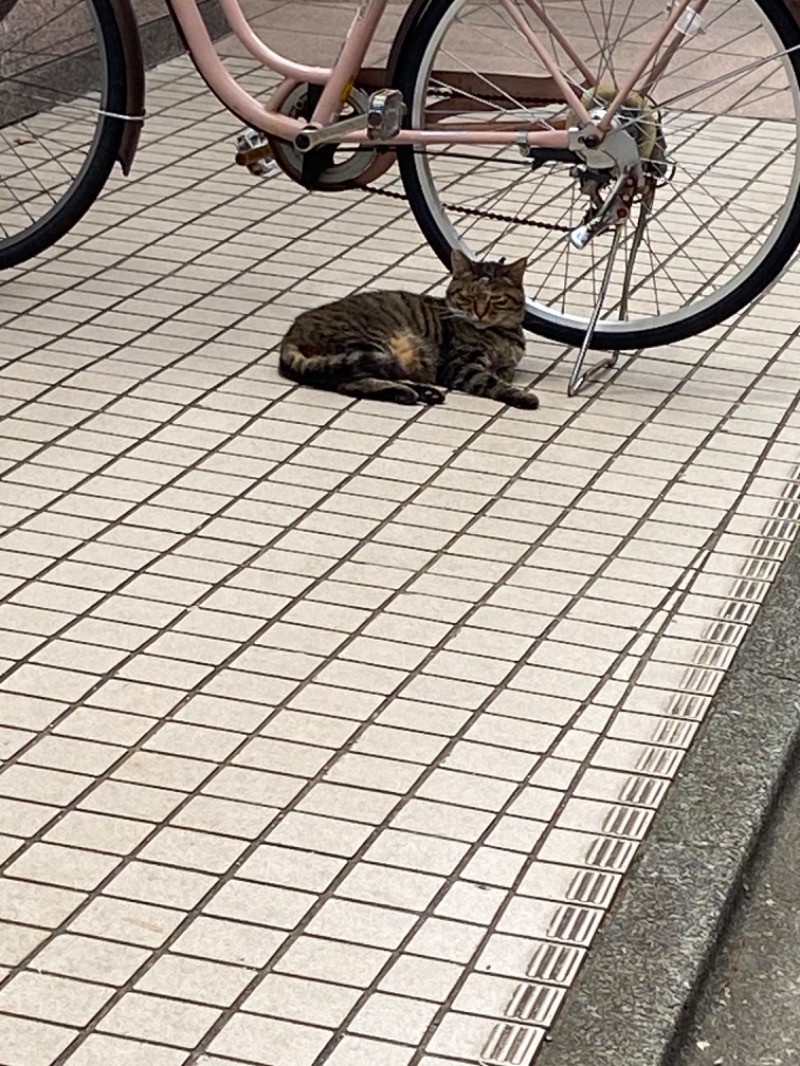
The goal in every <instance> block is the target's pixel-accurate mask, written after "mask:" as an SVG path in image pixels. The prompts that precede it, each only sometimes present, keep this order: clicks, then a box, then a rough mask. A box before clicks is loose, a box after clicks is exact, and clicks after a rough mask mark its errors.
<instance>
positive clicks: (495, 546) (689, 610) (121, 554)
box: [0, 60, 800, 1066]
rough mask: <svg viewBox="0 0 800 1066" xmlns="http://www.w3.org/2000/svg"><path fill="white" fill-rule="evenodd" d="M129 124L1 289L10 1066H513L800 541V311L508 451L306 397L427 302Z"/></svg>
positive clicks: (396, 227)
mask: <svg viewBox="0 0 800 1066" xmlns="http://www.w3.org/2000/svg"><path fill="white" fill-rule="evenodd" d="M235 62H236V63H238V64H239V67H240V69H244V68H249V65H250V64H249V63H247V62H246V61H242V60H236V61H235ZM149 109H150V111H151V118H150V120H149V122H148V125H147V129H146V134H145V143H144V148H143V150H142V152H141V154H140V156H139V157H138V159H137V163H136V169H135V172H134V175H133V177H132V178H131V179H130V180H127V181H126V180H123V179H122V178H120V177H115V179H114V180H113V182H112V184H111V186H110V187H109V190H108V192H107V195H105V197H104V198H103V200H102V201H101V202H100V203H99V204H98V205H96V207H95V208H94V209H93V211H92V212H91V213H90V215H89V216H88V218H87V219H86V220H85V221H84V222H83V223H82V224H81V225H79V226H78V227H77V229H76V230H75V231H74V232H73V234H72V235H70V237H68V238H67V239H66V240H65V241H64V242H63V243H62V244H61V245H60V246H59V247H58V248H56V249H53V250H52V251H51V252H50V253H48V254H47V255H45V256H43V257H41V258H40V259H39V260H37V261H36V262H34V263H32V264H29V266H28V267H27V268H25V269H19V270H15V271H12V272H10V273H9V274H8V275H6V276H5V278H4V281H3V285H2V288H0V323H2V333H1V334H0V355H1V356H2V362H3V366H2V371H1V372H0V404H2V408H1V410H2V413H3V415H4V416H5V417H4V418H3V421H2V423H0V436H1V439H0V457H1V458H0V463H1V464H2V467H1V468H2V471H3V473H2V485H0V523H2V527H3V529H4V532H3V534H2V538H0V575H2V576H0V594H1V595H2V602H1V603H0V627H2V636H0V657H2V662H0V669H1V670H2V673H1V674H0V718H1V719H2V732H1V734H0V743H1V744H2V754H3V756H4V757H5V759H6V762H5V765H4V767H3V770H2V772H1V773H0V796H2V804H0V823H1V824H0V828H1V830H2V833H3V834H4V835H3V836H2V837H1V838H0V841H1V842H2V843H1V846H2V855H3V859H4V874H5V876H4V879H3V880H2V882H0V919H2V948H1V949H0V950H1V951H2V957H0V964H1V965H2V966H4V967H5V971H4V978H3V982H2V984H0V1064H2V1066H53V1064H55V1066H60V1064H66V1063H69V1066H110V1064H114V1066H117V1064H119V1066H140V1064H141V1066H144V1064H147V1066H183V1064H189V1063H203V1064H205V1066H226V1064H227V1066H237V1064H239V1066H244V1064H259V1063H260V1064H268V1066H317V1064H322V1063H329V1064H330V1066H409V1064H413V1066H416V1064H423V1066H466V1064H473V1063H476V1062H479V1061H480V1062H487V1063H513V1064H517V1066H519V1064H525V1066H527V1064H528V1063H529V1062H530V1061H531V1058H532V1056H533V1055H534V1052H535V1050H536V1048H537V1047H538V1046H539V1045H540V1043H541V1041H542V1039H543V1037H544V1034H545V1032H546V1030H547V1028H548V1026H549V1025H550V1023H551V1021H552V1019H553V1017H554V1015H555V1014H556V1012H557V1011H558V1008H559V1005H560V1003H561V1000H562V998H563V995H564V992H565V989H566V988H567V987H568V985H569V984H570V982H571V981H572V979H573V978H574V975H575V973H576V971H577V969H578V968H579V966H580V964H581V961H582V959H583V957H584V955H585V953H586V951H587V949H588V947H589V945H590V943H591V941H592V938H593V936H594V934H595V932H596V930H597V928H598V925H599V923H600V922H601V920H602V918H603V914H604V911H605V909H606V908H607V907H608V906H609V904H610V903H611V901H612V899H613V897H614V895H615V893H616V891H617V889H618V887H619V884H620V880H621V878H622V877H623V875H624V873H625V871H626V869H627V868H628V867H629V865H630V863H631V861H632V859H633V857H634V854H635V852H636V849H637V847H638V846H639V843H640V841H642V840H643V838H644V837H645V836H646V833H647V829H648V826H649V824H650V822H651V819H652V817H653V813H654V810H655V809H656V808H657V806H658V804H659V802H660V800H661V799H662V797H663V795H664V792H665V790H666V788H667V786H668V783H669V781H670V779H671V778H672V777H673V776H674V774H675V773H676V771H677V769H678V767H679V766H680V763H681V760H682V758H683V756H684V754H685V752H686V750H687V749H688V748H689V746H690V744H691V741H692V738H693V736H694V734H695V732H696V730H697V729H698V726H699V723H700V722H701V721H702V719H703V716H704V715H705V713H706V711H707V709H708V707H709V703H710V700H711V696H712V694H713V692H714V690H715V688H716V687H717V685H718V683H719V681H720V679H721V678H722V676H723V675H724V671H725V669H726V667H727V666H728V664H729V663H730V660H731V658H732V656H733V654H734V652H735V649H736V647H737V646H738V644H739V643H740V642H741V640H742V638H743V636H744V633H745V631H746V628H747V626H748V625H749V624H750V623H751V622H752V620H753V618H754V616H755V614H756V611H757V609H758V604H759V602H760V601H761V600H762V598H763V596H764V594H765V592H766V590H767V589H768V587H769V584H770V581H771V579H772V578H773V577H774V575H775V572H776V570H777V568H778V566H779V564H780V561H781V559H783V558H784V556H785V554H786V552H787V551H788V548H789V545H790V542H791V540H792V538H793V536H794V534H795V530H796V522H797V518H798V515H800V503H799V502H798V497H800V494H799V493H798V482H797V476H796V475H797V471H798V462H800V416H798V414H797V412H796V410H795V405H796V380H797V373H798V364H799V363H800V347H799V346H798V344H797V342H796V341H795V340H794V339H791V340H788V342H787V334H786V325H785V306H786V305H787V304H788V303H789V302H790V294H791V293H792V291H793V289H794V288H795V287H796V283H795V281H794V280H793V278H792V277H791V276H790V277H787V278H786V279H785V280H784V281H782V282H781V283H780V284H779V285H778V286H777V287H776V288H775V290H774V291H773V293H772V294H771V295H770V296H769V297H768V298H766V299H764V300H762V301H761V303H760V305H759V306H758V307H757V308H755V309H754V310H753V311H752V312H751V314H750V315H749V317H748V318H747V319H746V320H745V321H744V322H743V323H742V324H734V325H733V326H730V327H725V328H719V329H717V330H715V331H712V333H711V334H708V335H706V336H704V337H702V338H698V339H696V340H694V341H689V342H686V343H684V344H681V345H678V346H676V347H674V348H672V349H669V350H663V351H654V352H651V353H649V354H647V355H646V356H643V357H641V358H639V359H637V360H636V361H634V362H633V363H631V364H630V365H628V366H627V367H625V368H624V369H623V372H622V373H621V375H619V376H618V377H617V378H616V379H615V380H614V381H613V382H611V383H610V384H608V385H606V386H603V387H602V388H598V389H597V390H595V394H594V395H589V396H587V397H582V398H579V399H574V400H569V399H567V398H566V397H565V395H564V385H565V380H566V365H565V364H564V363H563V356H564V353H563V352H562V351H560V350H559V349H557V348H556V347H554V346H552V345H549V344H546V343H544V342H541V341H539V340H537V339H535V338H531V341H530V344H529V357H528V359H527V361H526V365H525V366H524V368H523V374H522V376H523V378H524V380H526V381H533V380H535V381H536V382H537V386H536V387H537V390H538V391H539V392H540V394H541V398H542V407H541V410H540V411H538V412H535V413H527V412H525V413H523V412H515V411H511V410H506V409H503V408H500V407H498V406H496V405H494V404H492V403H490V402H488V401H482V400H476V399H471V398H468V397H465V396H459V395H451V396H450V397H449V398H448V401H447V404H446V405H444V406H443V407H441V408H432V409H422V408H417V409H410V410H409V409H403V408H394V407H388V406H381V405H378V404H374V405H372V404H369V403H366V402H352V401H349V400H345V399H344V398H341V397H338V396H335V395H331V394H325V393H317V392H311V391H308V390H303V389H297V388H293V387H290V386H289V385H288V384H287V383H286V382H283V381H282V380H281V379H280V378H279V377H278V375H277V372H276V358H275V345H276V342H277V341H278V339H279V337H280V336H281V334H282V332H283V330H284V329H285V327H286V325H287V323H288V322H289V321H290V320H291V319H292V317H293V316H294V315H295V314H296V313H297V312H298V310H300V309H302V308H304V307H308V306H311V305H314V304H316V303H318V302H319V301H321V300H323V299H325V298H329V297H333V296H337V295H341V294H344V293H347V292H350V291H352V290H353V289H356V288H359V287H362V286H372V285H378V286H394V287H400V286H410V287H412V288H415V289H428V288H430V287H431V286H435V285H437V284H438V283H439V282H440V280H441V270H440V268H439V265H438V263H437V262H436V261H435V260H434V258H433V256H432V254H431V253H430V252H429V251H428V250H427V249H426V248H425V247H424V245H423V243H422V240H421V238H420V236H419V234H418V232H417V230H416V227H415V225H414V223H413V221H412V220H411V219H410V217H409V216H408V215H407V214H406V213H405V212H404V211H403V206H402V205H401V204H395V203H393V202H388V201H384V200H377V201H376V200H375V199H369V198H367V197H365V196H363V195H359V194H355V193H345V194H341V195H337V196H335V197H325V196H309V195H306V194H305V193H303V192H302V191H301V190H300V189H298V188H296V187H295V186H292V185H290V184H289V183H288V182H287V181H286V180H284V179H280V180H278V181H275V182H270V183H268V184H266V185H260V184H258V183H257V182H256V181H255V180H254V179H253V178H251V177H250V176H249V175H247V174H246V173H243V172H239V171H238V170H236V169H235V168H234V167H233V166H232V164H231V154H232V138H233V135H234V133H235V132H236V126H235V122H234V121H233V120H232V119H231V118H230V117H229V116H228V115H226V114H224V113H223V112H222V111H221V109H220V107H219V106H218V104H217V103H216V101H214V100H213V99H212V98H211V97H210V96H209V95H208V94H207V93H205V92H204V91H203V88H202V86H201V83H200V81H199V79H198V78H197V76H196V75H195V74H194V73H193V72H192V70H191V68H190V67H189V65H188V63H187V62H186V61H185V60H177V61H174V62H172V63H170V64H168V65H166V66H165V67H163V68H161V69H160V70H158V71H156V72H154V73H153V74H152V75H151V79H150V95H149Z"/></svg>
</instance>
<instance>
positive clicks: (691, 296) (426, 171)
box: [397, 0, 800, 349]
mask: <svg viewBox="0 0 800 1066" xmlns="http://www.w3.org/2000/svg"><path fill="white" fill-rule="evenodd" d="M671 7H672V5H665V4H664V0H636V3H633V2H631V0H620V2H617V0H601V2H600V4H599V5H595V4H592V5H589V4H587V3H586V0H578V2H576V0H509V2H508V3H500V2H498V0H431V2H430V3H429V4H428V6H427V7H426V8H425V9H424V12H423V14H422V15H421V16H420V18H419V20H418V22H417V24H416V25H415V26H414V27H413V28H412V30H411V32H410V33H409V34H408V36H407V37H406V41H405V45H404V47H403V49H402V54H401V55H400V59H399V63H398V68H397V69H398V72H399V73H398V77H397V88H399V89H400V90H401V91H402V93H403V95H404V98H405V100H406V103H407V105H408V114H407V118H406V125H407V126H408V127H410V128H412V129H417V130H431V129H436V130H440V131H444V130H447V129H448V128H458V129H461V130H463V129H472V130H474V131H476V132H477V131H479V130H498V129H501V128H502V129H504V130H509V129H517V130H519V131H520V132H522V131H528V130H531V129H540V130H548V129H558V130H563V129H566V128H568V127H569V126H573V125H575V124H576V118H575V116H574V115H573V114H572V113H571V112H570V109H569V107H568V106H567V104H566V103H565V101H564V96H563V92H560V91H559V89H558V86H557V84H556V81H555V80H554V79H553V78H552V76H551V74H550V72H549V70H548V69H547V68H546V67H545V66H544V65H543V63H542V61H541V60H540V59H538V58H537V56H536V54H535V52H534V49H533V48H532V46H531V42H530V34H531V32H532V33H533V34H535V36H536V38H538V40H539V41H540V42H541V43H542V44H544V45H545V46H546V47H547V49H548V50H549V51H550V52H551V53H552V55H553V56H554V57H555V58H556V61H557V64H558V68H559V70H560V71H561V73H562V74H563V75H564V77H565V78H566V79H567V81H568V82H569V83H570V85H571V86H573V87H574V89H575V91H576V93H577V94H578V96H579V97H582V98H583V99H584V100H585V101H586V102H588V101H590V100H591V101H592V102H593V103H594V104H597V102H598V101H599V102H600V103H602V102H603V98H604V97H605V98H606V99H610V98H611V94H610V92H609V89H612V90H613V89H614V88H615V87H618V86H620V85H622V84H624V83H625V82H626V80H627V78H628V76H629V75H630V74H631V73H632V71H633V70H634V69H635V67H636V65H637V64H638V61H639V59H640V58H641V57H643V56H644V55H645V54H646V52H647V50H648V46H649V45H650V44H651V43H652V42H653V41H654V40H655V38H656V35H657V34H658V33H659V32H660V30H661V29H662V28H663V27H664V25H665V20H666V19H667V18H668V17H669V9H670V8H671ZM698 9H700V10H698V11H697V12H695V11H694V9H693V8H689V9H687V12H685V13H684V16H683V21H682V22H681V23H679V26H681V27H682V29H683V32H677V31H676V32H674V33H673V36H672V38H671V39H668V42H667V44H666V45H665V47H664V48H663V49H662V51H661V53H660V54H659V55H658V56H657V57H656V58H655V60H654V61H653V63H652V64H651V66H650V67H649V68H648V70H647V72H646V73H645V75H644V76H643V83H642V84H641V85H639V86H637V90H638V91H637V93H636V94H634V95H633V96H632V97H629V98H628V99H627V100H626V109H625V110H624V111H623V112H622V115H621V118H622V120H623V121H624V122H625V124H626V128H627V129H628V130H631V131H633V132H634V134H635V137H636V141H637V144H638V145H639V147H640V150H641V153H642V159H645V157H646V166H647V167H649V169H650V174H651V178H650V180H649V182H648V186H647V187H648V190H649V192H648V194H646V195H645V194H640V195H639V196H638V198H637V200H636V201H635V202H634V203H633V205H632V208H631V215H630V219H629V221H628V222H626V223H625V225H624V229H623V234H622V240H621V242H620V246H619V251H618V253H617V256H616V258H615V260H614V261H613V264H612V265H611V266H610V267H609V278H610V285H609V289H608V293H607V296H606V302H605V307H604V317H603V318H602V319H601V321H600V323H599V325H598V328H597V332H596V334H595V340H594V347H597V348H627V349H633V348H645V347H650V346H653V345H661V344H668V343H672V342H674V341H677V340H681V339H683V338H685V337H689V336H692V335H694V334H696V333H699V332H701V331H702V330H704V329H708V328H709V327H711V326H713V325H716V324H717V323H719V322H721V321H722V320H724V319H725V318H728V317H729V316H730V315H732V314H734V313H735V312H737V311H739V310H741V309H742V308H743V307H745V306H746V305H747V304H748V303H749V302H750V301H751V300H753V299H754V298H755V297H756V296H758V295H759V294H760V293H761V292H763V291H764V289H765V288H766V287H767V286H768V285H769V284H770V283H771V282H772V281H774V279H775V278H776V277H777V276H778V274H779V273H780V272H781V271H782V270H783V269H784V267H785V266H786V265H787V263H788V262H789V260H790V258H791V256H792V253H793V252H794V250H795V249H796V248H797V246H798V244H800V155H799V154H798V139H797V130H798V124H799V123H800V88H799V82H800V51H798V49H800V29H799V28H798V24H797V22H796V21H795V19H794V17H793V16H792V15H790V14H789V12H788V10H787V8H786V7H785V6H784V4H783V3H782V2H781V0H708V2H707V3H706V4H705V5H698ZM698 31H702V32H698ZM670 40H671V41H672V42H673V43H672V44H670ZM645 142H646V143H647V147H645ZM648 152H649V155H647V153H648ZM563 154H564V153H562V155H563ZM398 155H399V162H400V168H401V174H402V179H403V183H404V185H405V188H406V192H407V194H408V197H409V201H410V204H411V208H412V210H413V212H414V214H415V216H416V219H417V221H418V223H419V225H420V227H421V229H422V231H423V233H424V234H425V236H426V238H427V240H428V241H429V243H430V244H431V246H432V248H433V250H434V251H435V252H436V253H437V255H438V256H439V257H440V258H441V259H442V261H443V262H445V263H447V262H448V261H449V256H450V251H451V249H452V248H456V247H457V248H461V249H462V250H463V251H465V252H467V253H468V254H469V255H471V256H473V257H474V258H482V257H487V258H499V257H501V256H507V257H508V258H518V257H520V256H527V257H528V261H529V268H528V272H527V275H526V278H527V280H526V285H527V293H528V301H527V311H528V313H527V318H526V326H527V327H528V328H529V329H531V330H532V331H534V332H537V333H540V334H542V335H544V336H546V337H549V338H550V339H552V340H556V341H560V342H563V343H567V344H571V345H577V344H579V343H580V342H581V340H582V338H583V335H584V333H585V331H586V327H587V323H588V320H589V317H590V314H591V312H592V309H593V307H594V306H595V303H596V301H597V299H598V291H599V287H600V284H601V280H602V278H603V276H604V274H605V272H606V269H607V267H608V266H609V253H610V250H611V245H612V234H611V232H610V231H609V232H606V233H600V234H598V235H597V236H596V237H594V238H593V239H592V240H591V242H590V243H589V244H588V246H587V247H585V248H584V249H583V250H578V249H577V248H576V247H574V246H573V244H572V243H571V242H570V241H569V240H568V239H567V232H568V231H570V230H574V229H576V228H577V227H579V226H581V225H582V224H583V222H584V221H585V220H586V218H587V217H588V216H589V215H590V214H591V212H592V210H593V203H594V205H595V207H596V205H597V203H598V202H599V201H600V200H602V198H603V197H605V196H607V194H608V192H609V190H610V188H611V184H612V183H611V179H610V178H609V177H608V175H605V174H604V173H602V172H595V173H591V172H590V173H587V172H586V170H585V169H583V171H581V168H577V170H576V166H575V159H574V158H572V159H570V158H561V159H559V158H557V153H555V152H547V151H543V152H539V153H536V152H530V153H529V152H528V151H527V149H525V148H520V147H519V146H516V145H515V146H512V147H503V148H498V147H497V146H494V147H483V146H480V145H477V144H470V145H461V146H449V147H438V146H437V147H426V148H424V149H423V148H420V147H414V148H410V147H404V148H401V149H399V151H398ZM593 197H594V200H593Z"/></svg>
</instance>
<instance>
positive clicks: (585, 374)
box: [567, 226, 630, 396]
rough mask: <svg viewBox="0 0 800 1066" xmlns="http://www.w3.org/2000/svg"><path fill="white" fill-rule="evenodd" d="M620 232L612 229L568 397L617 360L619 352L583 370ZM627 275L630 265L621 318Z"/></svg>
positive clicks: (614, 364) (615, 256)
mask: <svg viewBox="0 0 800 1066" xmlns="http://www.w3.org/2000/svg"><path fill="white" fill-rule="evenodd" d="M622 230H623V227H622V226H615V227H614V240H613V242H612V244H611V251H610V252H609V253H608V262H607V263H606V269H605V272H604V274H603V280H602V282H601V284H600V291H599V293H598V294H597V299H596V300H595V305H594V308H593V309H592V314H591V317H590V318H589V322H588V324H587V326H586V332H585V333H584V335H583V342H582V344H581V347H580V351H579V352H578V355H577V357H576V359H575V364H574V366H573V367H572V374H571V375H570V379H569V385H568V386H567V395H568V396H577V395H578V393H579V392H580V391H581V389H582V388H583V387H584V385H587V384H588V383H589V382H590V381H593V380H594V379H595V378H596V377H597V375H598V374H599V373H600V372H601V371H603V370H611V369H612V368H613V367H615V366H616V365H617V360H618V359H619V352H618V351H614V352H612V353H611V354H610V355H607V356H606V357H605V358H604V359H598V361H597V362H596V363H593V364H592V365H591V366H590V367H589V368H588V369H587V370H584V369H583V364H584V362H585V360H586V355H587V353H588V351H589V348H590V347H591V344H592V341H593V339H594V333H595V330H596V329H597V323H598V322H599V320H600V314H601V312H602V310H603V304H604V302H605V298H606V294H607V293H608V286H609V284H610V282H611V274H612V272H613V270H614V263H615V261H616V258H617V252H618V251H619V246H620V244H621V243H622ZM629 274H630V263H629V269H628V270H627V271H626V277H625V284H624V287H623V294H622V303H621V307H620V310H621V312H622V315H621V317H624V316H625V313H626V311H627V301H628V281H629V280H630V279H629V277H628V275H629Z"/></svg>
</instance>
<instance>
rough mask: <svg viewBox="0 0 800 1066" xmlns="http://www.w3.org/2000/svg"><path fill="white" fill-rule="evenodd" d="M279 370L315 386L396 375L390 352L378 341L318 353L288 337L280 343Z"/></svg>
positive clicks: (289, 376)
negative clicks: (306, 348)
mask: <svg viewBox="0 0 800 1066" xmlns="http://www.w3.org/2000/svg"><path fill="white" fill-rule="evenodd" d="M278 370H279V371H280V373H281V374H282V375H283V377H285V378H289V380H290V381H297V382H298V383H299V384H301V385H313V386H315V387H316V388H318V389H335V388H336V387H337V385H341V384H343V383H345V382H348V381H355V380H356V379H357V378H364V377H380V378H384V379H386V380H389V381H391V380H395V379H397V378H398V377H399V374H398V368H397V366H396V364H395V362H394V360H393V359H392V357H391V353H390V352H388V351H385V350H384V349H383V348H380V347H378V346H377V345H370V344H368V343H367V342H364V343H363V344H352V345H348V346H347V347H345V348H343V350H342V351H340V352H333V353H331V354H330V355H328V354H325V355H318V354H315V353H311V352H308V351H305V350H304V349H303V347H302V346H301V345H299V344H296V343H295V342H294V341H292V340H290V339H289V337H286V338H284V340H283V343H282V344H281V351H280V359H279V360H278Z"/></svg>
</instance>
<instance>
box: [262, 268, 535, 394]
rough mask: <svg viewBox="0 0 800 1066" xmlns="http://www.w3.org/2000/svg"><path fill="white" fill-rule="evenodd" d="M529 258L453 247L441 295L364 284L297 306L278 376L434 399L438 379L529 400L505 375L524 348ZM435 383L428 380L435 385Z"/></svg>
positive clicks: (349, 390) (338, 388)
mask: <svg viewBox="0 0 800 1066" xmlns="http://www.w3.org/2000/svg"><path fill="white" fill-rule="evenodd" d="M526 266H527V260H525V259H520V260H518V261H517V262H515V263H509V264H507V265H506V264H505V263H504V261H503V260H501V261H500V262H499V263H477V262H473V261H472V260H471V259H469V258H468V257H467V256H466V255H464V254H463V253H462V252H459V251H454V252H453V254H452V259H451V267H452V274H453V276H452V278H451V280H450V284H449V286H448V289H447V293H446V295H445V297H444V299H441V298H438V297H434V296H417V295H414V294H413V293H408V292H364V293H356V294H354V295H352V296H346V297H345V298H344V299H343V300H336V301H335V302H334V303H329V304H325V305H324V306H322V307H317V308H314V309H313V310H311V311H304V312H303V314H301V315H300V316H299V317H298V318H297V319H296V320H295V322H294V323H293V324H292V326H291V327H290V328H289V332H288V333H287V334H286V336H285V337H284V339H283V342H282V344H281V353H280V364H279V369H280V372H281V374H283V376H284V377H287V378H290V379H291V380H292V381H298V382H300V383H301V384H303V385H313V386H314V387H315V388H318V389H332V390H334V391H335V392H341V393H344V395H345V396H361V397H369V398H371V399H373V400H390V401H392V402H393V403H405V404H413V403H418V402H419V401H421V402H422V403H426V404H435V403H442V402H443V401H444V398H445V396H444V392H443V391H442V389H459V390H460V391H461V392H469V393H472V395H474V396H488V397H489V398H490V399H493V400H499V401H500V402H501V403H507V404H510V405H511V406H512V407H527V408H530V409H533V408H535V407H538V406H539V401H538V400H537V398H536V396H535V395H534V394H533V393H532V392H528V391H526V390H525V389H522V388H520V387H519V386H516V385H514V384H513V379H514V371H515V369H516V367H517V364H518V363H519V361H520V359H521V358H522V356H523V355H524V354H525V339H524V335H523V332H522V320H523V317H524V314H525V294H524V290H523V287H522V279H523V275H524V273H525V267H526ZM437 385H439V386H442V388H436V386H437Z"/></svg>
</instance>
